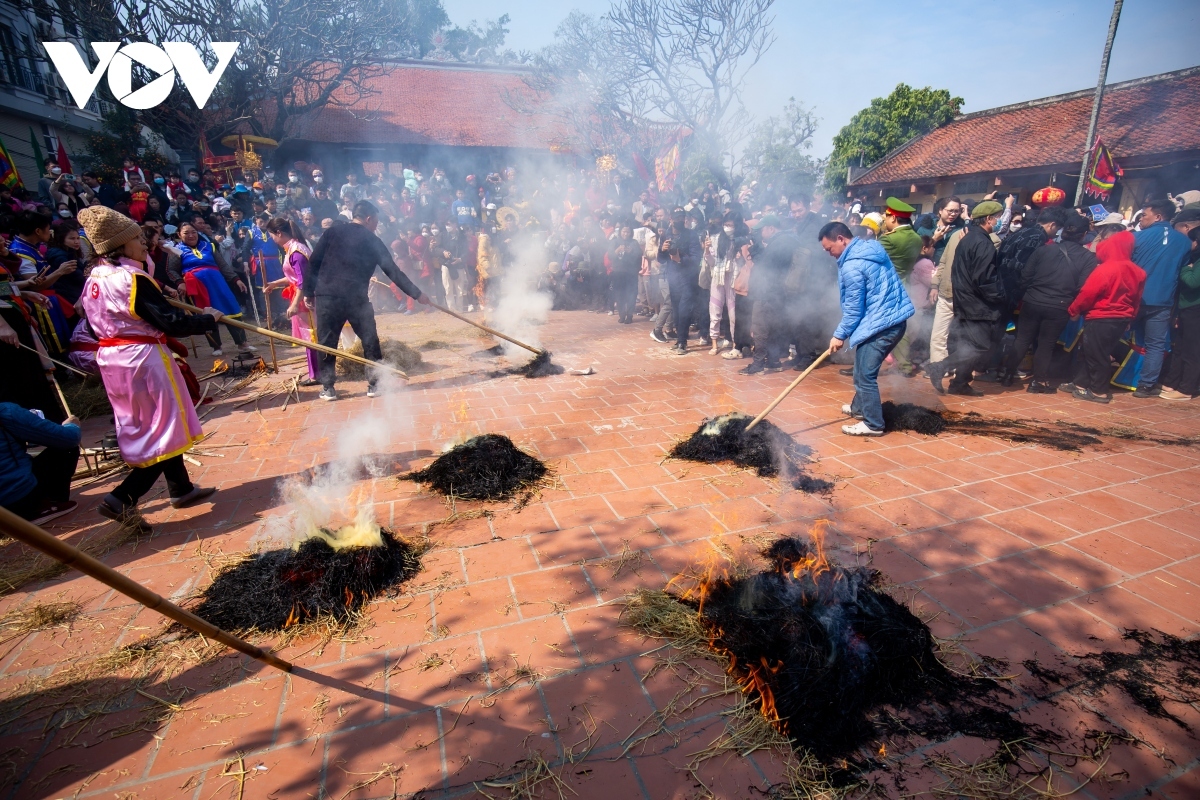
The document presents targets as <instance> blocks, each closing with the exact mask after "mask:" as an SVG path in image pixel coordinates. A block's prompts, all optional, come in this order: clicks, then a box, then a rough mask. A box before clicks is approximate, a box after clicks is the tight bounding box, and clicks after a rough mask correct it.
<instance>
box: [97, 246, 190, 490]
mask: <svg viewBox="0 0 1200 800" xmlns="http://www.w3.org/2000/svg"><path fill="white" fill-rule="evenodd" d="M135 273H141V274H142V275H145V271H144V269H143V265H142V264H139V263H138V262H136V261H133V260H131V259H128V258H125V257H122V258H121V259H120V260H119V261H112V260H110V259H103V260H101V261H100V262H98V263H97V264H96V265H95V266H94V267H93V268H92V274H91V276H90V277H89V278H88V279H87V282H86V283H85V284H84V287H83V296H82V298H81V300H82V302H83V307H84V310H85V311H86V313H87V319H88V322H89V323H91V326H92V330H93V331H95V333H96V337H97V338H98V339H99V340H100V349H99V350H98V351H97V352H96V364H97V366H99V367H100V375H101V376H102V377H103V378H104V388H105V389H106V390H107V391H108V399H109V402H110V403H111V404H112V407H113V416H114V418H115V419H116V422H117V446H118V447H119V448H120V451H121V457H122V458H124V459H125V461H126V463H128V464H129V465H130V466H134V467H148V466H151V465H153V464H157V463H158V462H160V461H165V460H167V459H168V458H173V457H175V456H177V455H179V454H181V453H183V452H185V451H186V450H189V449H190V448H191V446H192V445H193V444H195V443H196V442H197V441H198V440H199V439H200V438H201V437H202V434H201V431H200V420H199V419H197V417H196V408H195V406H193V405H192V403H191V398H189V397H188V393H187V386H186V384H184V382H183V376H182V375H181V374H180V372H179V368H178V367H177V366H175V361H174V359H172V358H171V351H170V349H169V348H168V347H167V345H166V341H167V337H166V334H164V333H163V332H162V331H160V330H158V329H157V328H155V327H154V326H152V325H150V324H149V323H148V322H145V321H143V320H142V319H141V318H140V317H138V315H137V313H136V312H135V311H134V299H135V295H136V286H135V283H134V275H135ZM150 280H153V278H150Z"/></svg>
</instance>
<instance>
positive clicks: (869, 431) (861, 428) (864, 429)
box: [842, 422, 883, 436]
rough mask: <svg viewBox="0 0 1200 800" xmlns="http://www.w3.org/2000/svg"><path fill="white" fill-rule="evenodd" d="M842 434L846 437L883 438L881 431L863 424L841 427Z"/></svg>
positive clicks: (857, 423)
mask: <svg viewBox="0 0 1200 800" xmlns="http://www.w3.org/2000/svg"><path fill="white" fill-rule="evenodd" d="M842 433H844V434H846V435H847V436H883V431H877V430H875V429H874V428H872V427H871V426H870V425H868V424H867V423H865V422H856V423H854V424H853V425H843V426H842Z"/></svg>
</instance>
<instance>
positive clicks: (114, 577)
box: [0, 507, 292, 672]
mask: <svg viewBox="0 0 1200 800" xmlns="http://www.w3.org/2000/svg"><path fill="white" fill-rule="evenodd" d="M0 531H4V532H5V533H6V534H8V535H9V536H11V537H13V538H14V539H19V540H20V541H22V542H24V543H25V544H27V545H29V546H30V547H32V548H34V549H36V550H41V551H42V552H43V553H45V554H46V555H48V556H50V557H51V558H53V559H55V560H56V561H60V562H62V563H63V564H65V565H66V566H68V567H74V568H75V569H77V570H79V571H80V572H82V573H83V574H84V575H88V576H90V577H92V578H95V579H96V580H98V581H100V582H101V583H103V584H104V585H106V586H109V587H111V588H113V589H116V590H117V591H118V592H120V593H121V594H123V595H125V596H126V597H130V598H132V599H134V600H136V601H137V602H139V603H141V604H142V605H144V606H145V607H146V608H149V609H150V610H152V611H157V612H158V613H160V614H162V615H163V616H164V617H167V618H169V619H173V620H175V621H176V622H178V623H179V624H180V625H183V626H184V627H187V628H190V629H191V630H193V631H195V632H196V633H198V634H200V635H201V636H204V637H206V638H208V639H214V640H216V641H218V642H220V643H221V644H223V645H225V646H226V647H231V648H233V649H234V650H237V651H238V652H239V653H245V654H246V655H248V656H250V657H251V658H253V659H256V660H258V661H261V662H263V663H264V664H269V665H270V666H272V667H275V668H276V669H279V670H283V671H284V672H291V671H292V665H291V663H290V662H287V661H284V660H283V659H282V658H279V657H278V656H276V655H274V654H272V653H270V652H269V651H267V650H263V649H262V648H260V647H255V646H254V645H252V644H250V643H249V642H247V641H245V640H243V639H239V638H238V637H236V636H234V635H233V634H231V633H226V632H225V631H223V630H221V629H220V628H218V627H217V626H215V625H213V624H211V623H209V622H205V621H204V620H202V619H201V618H200V617H197V616H196V615H195V614H193V613H191V612H190V611H187V610H185V609H182V608H180V607H179V606H177V605H175V604H174V603H172V602H170V601H169V600H164V599H163V598H162V597H160V596H158V595H157V594H155V593H154V592H152V591H150V590H149V589H147V588H146V587H145V586H143V585H142V584H140V583H138V582H137V581H134V580H130V579H129V578H127V577H125V576H124V575H122V574H121V573H119V572H117V571H116V570H115V569H113V568H112V567H109V566H107V565H105V564H102V563H101V562H99V561H97V560H96V559H94V558H92V557H91V556H89V555H88V554H87V553H85V552H83V551H82V550H79V549H78V548H75V547H72V546H71V545H69V544H67V543H66V542H63V541H60V540H59V539H58V538H57V537H55V536H52V535H50V534H49V533H46V532H45V531H44V530H42V529H41V528H39V527H38V526H37V525H34V524H33V523H32V522H29V521H27V520H24V519H21V518H20V517H18V516H17V515H16V514H14V513H12V512H11V511H9V510H8V509H6V508H3V507H0Z"/></svg>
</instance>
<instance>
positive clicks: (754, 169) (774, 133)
mask: <svg viewBox="0 0 1200 800" xmlns="http://www.w3.org/2000/svg"><path fill="white" fill-rule="evenodd" d="M817 121H818V120H817V117H816V116H815V115H814V114H813V112H812V109H808V108H805V107H804V106H802V105H800V104H799V103H797V102H796V98H794V97H790V98H788V104H787V105H786V106H784V109H783V114H782V115H781V116H777V117H768V118H767V119H765V120H763V121H762V122H760V123H758V124H757V125H755V126H754V130H753V132H752V133H751V134H750V141H749V142H747V143H746V148H745V150H744V151H743V152H742V169H743V171H744V173H745V175H746V177H747V178H749V179H751V180H755V181H758V182H759V183H762V184H764V185H765V184H773V185H775V186H777V187H780V188H781V189H783V190H784V191H785V192H787V193H789V194H790V193H791V192H793V191H796V192H803V193H809V192H811V191H812V190H813V188H814V187H815V186H816V185H817V182H818V181H819V180H820V177H821V173H822V171H823V170H824V166H825V165H824V162H823V161H821V160H820V159H814V158H813V157H812V156H810V155H809V154H808V153H807V152H806V151H808V150H811V149H812V138H813V134H814V133H816V132H817Z"/></svg>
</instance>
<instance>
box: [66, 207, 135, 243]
mask: <svg viewBox="0 0 1200 800" xmlns="http://www.w3.org/2000/svg"><path fill="white" fill-rule="evenodd" d="M79 222H80V224H81V225H83V230H84V232H85V233H86V234H87V238H88V241H89V242H91V243H92V247H94V248H95V250H96V252H97V253H99V254H100V255H107V254H109V253H111V252H113V251H114V250H119V249H120V248H121V246H122V245H124V244H126V243H128V242H132V241H133V240H134V239H136V238H137V237H139V236H141V235H142V228H141V226H140V225H138V224H137V223H136V222H134V221H133V220H131V219H130V218H129V217H127V216H125V215H124V214H122V213H120V212H119V211H114V210H113V209H111V208H108V207H107V206H88V207H87V208H84V209H81V210H80V212H79Z"/></svg>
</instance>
